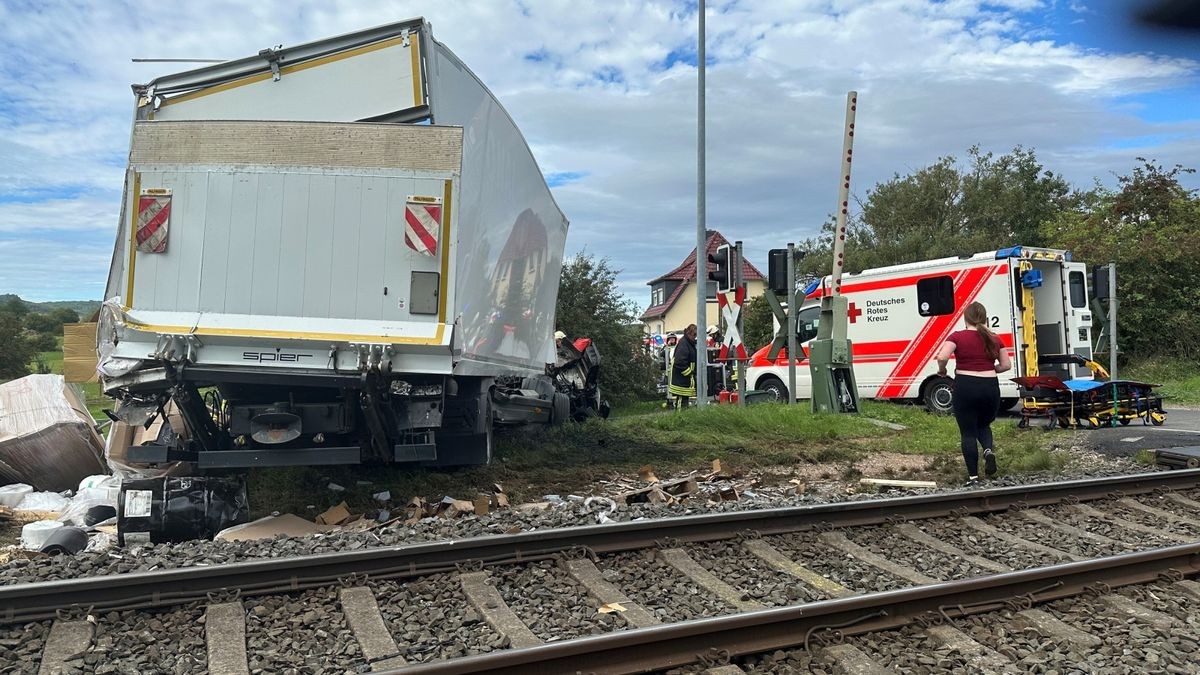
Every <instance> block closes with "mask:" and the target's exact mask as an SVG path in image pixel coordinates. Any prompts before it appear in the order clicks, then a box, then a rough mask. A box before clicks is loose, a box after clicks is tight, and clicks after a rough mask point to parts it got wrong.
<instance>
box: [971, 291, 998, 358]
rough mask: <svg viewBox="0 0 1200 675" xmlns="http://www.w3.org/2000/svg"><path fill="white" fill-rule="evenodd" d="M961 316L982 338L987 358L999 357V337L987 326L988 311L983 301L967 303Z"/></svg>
mask: <svg viewBox="0 0 1200 675" xmlns="http://www.w3.org/2000/svg"><path fill="white" fill-rule="evenodd" d="M963 318H964V319H966V321H967V325H968V326H974V327H975V330H977V331H979V337H981V338H983V351H984V352H985V353H987V356H988V358H989V359H991V360H993V361H995V360H996V359H998V358H1000V338H998V337H996V334H995V333H993V332H992V330H991V329H990V328H988V325H987V323H988V313H987V308H986V307H984V306H983V303H981V302H972V303H971V304H969V305H967V309H966V311H964V312H963Z"/></svg>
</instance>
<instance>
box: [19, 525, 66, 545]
mask: <svg viewBox="0 0 1200 675" xmlns="http://www.w3.org/2000/svg"><path fill="white" fill-rule="evenodd" d="M62 526H63V524H62V523H60V522H58V521H57V520H35V521H34V522H32V523H26V524H25V526H24V527H22V528H21V548H25V549H29V550H30V551H40V550H42V546H45V545H46V540H47V539H49V538H50V535H51V534H52V533H53V532H54V531H55V530H57V529H59V528H61V527H62Z"/></svg>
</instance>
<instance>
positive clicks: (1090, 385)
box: [1063, 380, 1108, 391]
mask: <svg viewBox="0 0 1200 675" xmlns="http://www.w3.org/2000/svg"><path fill="white" fill-rule="evenodd" d="M1063 384H1065V385H1067V389H1070V390H1071V391H1091V390H1093V389H1098V388H1100V387H1103V386H1104V385H1106V384H1108V382H1097V381H1096V380H1067V381H1065V382H1063Z"/></svg>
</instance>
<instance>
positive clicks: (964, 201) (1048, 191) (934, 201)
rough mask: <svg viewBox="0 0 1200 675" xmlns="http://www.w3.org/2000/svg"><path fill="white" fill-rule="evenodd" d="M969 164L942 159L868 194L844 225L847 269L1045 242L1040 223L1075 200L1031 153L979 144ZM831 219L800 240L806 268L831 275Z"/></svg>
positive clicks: (894, 178)
mask: <svg viewBox="0 0 1200 675" xmlns="http://www.w3.org/2000/svg"><path fill="white" fill-rule="evenodd" d="M967 155H968V160H969V163H968V166H966V167H962V166H960V165H959V162H958V160H957V159H955V158H954V157H942V158H940V159H938V160H937V161H936V162H934V163H933V164H930V165H929V166H926V167H923V168H920V169H918V170H916V171H914V172H912V173H910V174H908V175H904V176H901V175H900V174H895V175H894V176H892V178H891V179H890V180H887V181H884V182H883V183H880V184H878V185H876V186H875V187H873V188H871V189H870V190H869V191H868V192H867V197H866V199H864V200H862V201H861V202H860V205H861V210H862V212H861V214H859V215H858V217H857V218H855V219H853V220H852V222H850V223H848V225H847V237H846V271H847V272H859V271H862V270H864V269H868V268H872V267H883V266H886V265H896V264H901V263H909V262H917V261H920V260H930V259H933V258H942V257H948V256H956V255H970V254H974V253H978V252H980V251H987V250H991V249H997V248H1004V247H1007V246H1015V245H1024V246H1042V245H1044V244H1045V243H1046V242H1045V239H1044V237H1045V233H1044V230H1043V226H1044V225H1045V223H1046V222H1048V221H1050V220H1053V219H1054V218H1055V217H1057V215H1058V214H1060V213H1062V212H1063V211H1065V210H1068V209H1070V208H1072V207H1073V206H1075V205H1076V204H1077V197H1076V196H1075V195H1073V194H1072V192H1071V188H1070V185H1069V184H1068V183H1067V182H1066V180H1064V179H1063V178H1062V176H1060V175H1058V174H1055V173H1053V172H1051V171H1048V170H1046V169H1045V167H1043V166H1042V164H1041V163H1040V162H1039V161H1038V159H1037V156H1036V154H1035V153H1034V151H1033V150H1027V149H1025V148H1021V147H1019V146H1018V147H1016V148H1014V149H1013V150H1012V152H1009V153H1008V154H1005V155H1001V156H999V157H996V156H995V155H993V154H992V153H990V152H989V153H985V152H982V151H981V150H980V149H979V148H978V147H977V146H976V147H972V148H970V149H969V150H968V151H967ZM832 232H833V222H832V221H830V222H827V223H826V224H825V225H824V227H823V231H822V234H821V235H820V236H819V237H817V238H816V239H810V240H809V241H807V242H805V243H804V244H803V247H804V248H805V249H806V250H807V251H808V252H809V254H810V255H809V256H808V257H806V258H805V259H804V260H803V261H802V262H801V265H800V270H801V272H803V273H808V274H816V275H824V274H828V271H829V264H830V260H831V256H830V252H831V249H832V243H833V238H832Z"/></svg>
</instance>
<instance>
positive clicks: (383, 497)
mask: <svg viewBox="0 0 1200 675" xmlns="http://www.w3.org/2000/svg"><path fill="white" fill-rule="evenodd" d="M371 497H373V498H374V499H375V501H377V502H390V501H391V500H392V493H391V491H390V490H384V491H383V492H376V493H375V494H373V495H371Z"/></svg>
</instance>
